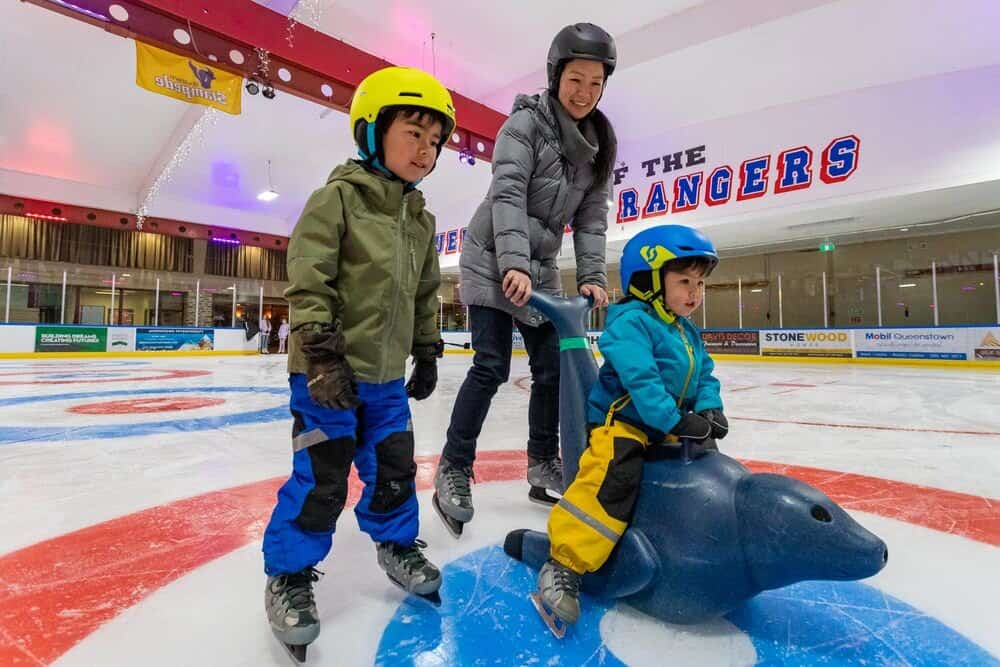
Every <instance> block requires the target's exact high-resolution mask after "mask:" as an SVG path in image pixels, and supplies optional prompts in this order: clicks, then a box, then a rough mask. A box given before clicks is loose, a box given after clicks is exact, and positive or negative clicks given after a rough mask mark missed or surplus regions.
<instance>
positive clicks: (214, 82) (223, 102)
mask: <svg viewBox="0 0 1000 667" xmlns="http://www.w3.org/2000/svg"><path fill="white" fill-rule="evenodd" d="M135 82H136V84H137V85H138V86H139V87H140V88H145V89H146V90H149V91H152V92H154V93H159V94H160V95H166V96H167V97H172V98H174V99H175V100H181V101H182V102H190V103H192V104H202V105H204V106H208V107H214V108H216V109H218V110H219V111H225V112H226V113H231V114H234V115H239V113H240V109H241V100H242V97H241V96H242V93H243V78H242V77H239V76H236V75H235V74H230V73H229V72H226V71H224V70H221V69H217V68H215V67H209V66H208V65H204V64H202V63H200V62H197V61H195V60H191V59H190V58H184V57H182V56H178V55H174V54H173V53H171V52H169V51H164V50H163V49H158V48H156V47H155V46H150V45H149V44H143V43H142V42H138V41H137V42H136V43H135Z"/></svg>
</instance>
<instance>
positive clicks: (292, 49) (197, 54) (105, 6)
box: [24, 0, 506, 160]
mask: <svg viewBox="0 0 1000 667" xmlns="http://www.w3.org/2000/svg"><path fill="white" fill-rule="evenodd" d="M24 1H26V2H30V3H32V4H35V5H38V6H40V7H44V8H46V9H50V10H52V11H55V12H58V13H60V14H62V15H64V16H70V17H73V18H76V19H78V20H81V21H84V22H86V23H89V24H91V25H96V26H101V27H103V28H104V29H105V30H107V31H109V32H112V33H114V34H117V35H121V36H125V37H129V38H132V39H137V40H139V41H143V42H146V43H150V44H153V45H155V46H159V47H161V48H164V49H167V50H170V51H173V52H175V53H178V54H180V55H184V56H187V57H191V58H196V59H199V60H201V61H203V62H208V63H211V64H213V65H215V66H217V67H219V68H221V69H225V70H227V71H230V72H232V73H234V74H238V75H240V76H243V77H245V78H250V77H256V78H258V79H261V80H263V81H267V82H269V83H270V84H271V85H273V86H274V88H275V89H277V90H281V91H284V92H286V93H290V94H293V95H297V96H299V97H303V98H305V99H308V100H312V101H313V102H316V103H317V104H321V105H323V106H327V107H333V108H336V109H339V110H341V111H346V110H347V108H348V107H349V106H350V102H351V96H352V95H353V94H354V89H355V88H356V87H357V85H358V84H359V83H360V82H361V80H362V79H364V78H365V77H366V76H368V75H369V74H370V73H372V72H374V71H375V70H377V69H380V68H382V67H386V66H389V65H391V64H392V63H390V62H388V61H385V60H382V59H381V58H377V57H375V56H373V55H371V54H370V53H366V52H365V51H362V50H360V49H357V48H355V47H353V46H351V45H349V44H346V43H345V42H342V41H341V40H339V39H335V38H334V37H331V36H330V35H327V34H326V33H323V32H319V31H317V30H314V29H312V28H310V27H309V26H307V25H303V24H295V26H294V28H291V22H290V20H289V19H288V17H286V16H283V15H282V14H279V13H277V12H275V11H272V10H271V9H268V8H267V7H263V6H261V5H258V4H256V3H254V2H251V1H250V0H64V1H61V0H24ZM260 50H263V51H264V52H266V56H265V57H264V58H262V57H261V56H260ZM265 61H266V63H265ZM265 69H266V71H265ZM452 98H453V99H454V102H455V112H456V115H457V118H458V128H457V129H456V132H455V134H456V136H454V137H453V138H452V141H449V142H448V145H449V147H451V148H454V149H456V150H459V149H464V150H468V151H471V152H472V154H473V155H475V156H476V157H477V158H479V159H483V160H490V159H491V158H492V156H493V142H494V140H495V139H496V135H497V133H498V132H499V130H500V126H501V125H503V122H504V121H505V120H506V116H504V115H503V114H501V113H499V112H497V111H494V110H493V109H491V108H489V107H487V106H486V105H484V104H480V103H479V102H476V101H475V100H472V99H469V98H468V97H465V96H463V95H460V94H459V93H456V92H454V91H452Z"/></svg>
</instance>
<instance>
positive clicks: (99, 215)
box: [0, 194, 288, 250]
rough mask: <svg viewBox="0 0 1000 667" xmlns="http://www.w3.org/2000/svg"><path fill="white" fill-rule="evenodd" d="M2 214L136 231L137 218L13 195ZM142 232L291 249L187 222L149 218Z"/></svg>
mask: <svg viewBox="0 0 1000 667" xmlns="http://www.w3.org/2000/svg"><path fill="white" fill-rule="evenodd" d="M0 214H7V215H19V216H22V217H25V218H29V219H32V220H41V221H48V222H63V223H72V224H81V225H92V226H94V227H107V228H109V229H124V230H128V231H134V230H135V222H136V218H135V214H134V213H123V212H121V211H109V210H106V209H100V208H94V207H93V206H77V205H75V204H64V203H60V202H52V201H45V200H41V199H29V198H27V197H16V196H14V195H6V194H0ZM142 231H143V232H149V233H152V234H163V235H165V236H180V237H183V238H189V239H201V240H203V241H211V240H212V239H216V240H221V241H224V242H229V243H232V242H234V241H239V243H240V244H242V245H248V246H259V247H261V248H271V249H273V250H284V249H285V248H286V247H287V246H288V237H286V236H279V235H277V234H261V233H260V232H251V231H247V230H245V229H230V228H229V227H220V226H218V225H202V224H199V223H196V222H186V221H184V220H171V219H169V218H158V217H154V216H147V217H146V220H145V222H144V223H143V228H142Z"/></svg>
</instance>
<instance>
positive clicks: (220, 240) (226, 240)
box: [212, 236, 240, 245]
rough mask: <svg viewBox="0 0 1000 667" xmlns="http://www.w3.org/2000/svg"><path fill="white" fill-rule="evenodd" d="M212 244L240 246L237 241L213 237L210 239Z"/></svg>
mask: <svg viewBox="0 0 1000 667" xmlns="http://www.w3.org/2000/svg"><path fill="white" fill-rule="evenodd" d="M212 242H213V243H226V244H229V245H239V244H240V241H239V239H224V238H221V237H219V236H213V237H212Z"/></svg>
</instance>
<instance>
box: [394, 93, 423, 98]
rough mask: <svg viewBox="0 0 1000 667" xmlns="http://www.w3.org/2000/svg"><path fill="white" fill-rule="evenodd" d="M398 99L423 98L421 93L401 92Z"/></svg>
mask: <svg viewBox="0 0 1000 667" xmlns="http://www.w3.org/2000/svg"><path fill="white" fill-rule="evenodd" d="M399 96H400V97H423V93H407V92H402V93H400V94H399Z"/></svg>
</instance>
